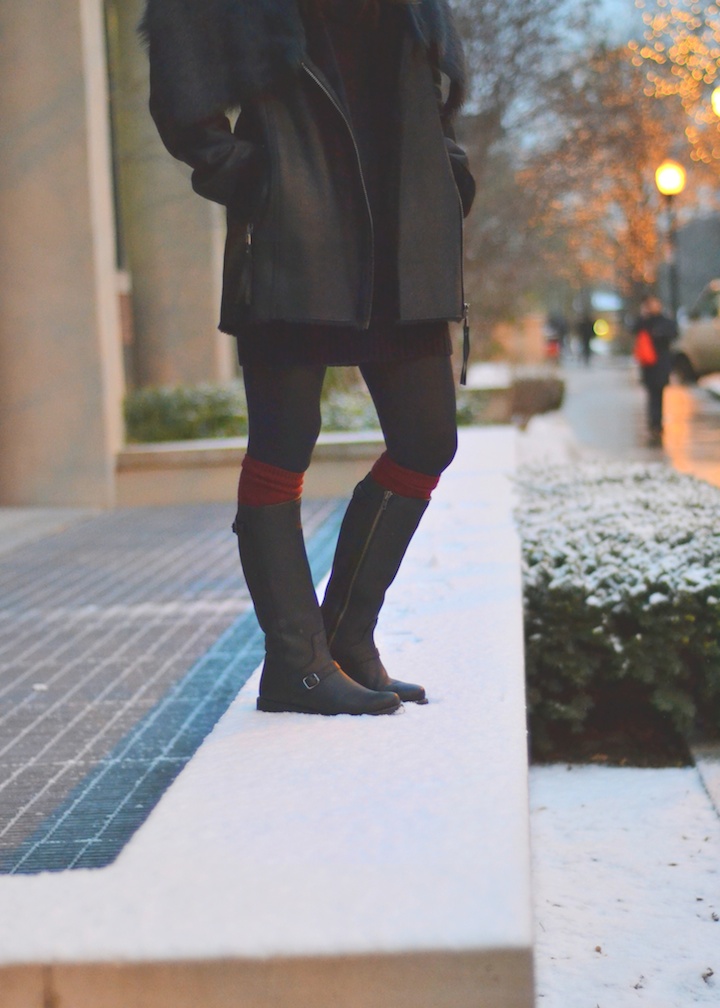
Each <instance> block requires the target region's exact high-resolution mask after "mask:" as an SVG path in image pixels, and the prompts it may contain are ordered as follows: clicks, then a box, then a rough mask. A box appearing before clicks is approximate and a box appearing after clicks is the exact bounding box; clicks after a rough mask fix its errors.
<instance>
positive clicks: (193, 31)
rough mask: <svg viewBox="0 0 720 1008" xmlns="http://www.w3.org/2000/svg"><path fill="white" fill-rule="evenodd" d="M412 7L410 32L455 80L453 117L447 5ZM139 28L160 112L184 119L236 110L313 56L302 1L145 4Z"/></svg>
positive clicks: (456, 72) (455, 44)
mask: <svg viewBox="0 0 720 1008" xmlns="http://www.w3.org/2000/svg"><path fill="white" fill-rule="evenodd" d="M406 10H407V18H408V24H409V30H411V31H412V32H413V33H414V34H415V35H416V37H417V38H418V40H419V41H420V43H421V44H422V45H424V46H425V47H426V48H428V49H429V50H431V51H432V52H433V53H434V55H435V58H436V59H437V61H438V65H439V67H440V69H441V70H442V71H443V73H445V74H446V75H447V76H448V77H449V79H450V84H451V90H450V98H449V107H448V108H447V109H446V111H447V112H449V113H452V112H454V111H456V110H457V108H458V107H459V105H460V104H461V102H462V97H463V94H464V83H465V68H464V61H463V53H462V45H461V43H460V39H459V37H458V34H457V31H456V29H455V25H454V22H453V18H452V14H451V11H450V7H449V5H448V0H417V2H415V3H409V4H407V5H406ZM139 30H140V34H141V35H142V37H143V38H144V39H145V41H146V42H147V44H148V47H149V51H150V75H151V91H152V96H153V103H154V105H155V108H156V109H157V110H158V111H159V112H160V114H162V115H164V116H168V117H171V118H173V119H175V120H176V121H178V122H193V121H197V120H199V119H204V118H208V117H210V116H212V115H214V114H216V113H217V112H219V111H224V110H227V109H230V108H237V107H239V106H241V105H242V104H243V103H244V102H246V101H248V100H249V99H252V98H255V97H257V96H258V95H259V94H261V93H263V92H264V91H268V90H270V89H272V88H274V87H277V86H278V84H280V83H282V81H283V80H284V79H286V78H288V77H289V76H292V75H293V74H295V73H297V72H298V70H299V68H300V66H301V64H302V63H303V62H304V61H305V59H306V58H307V53H306V36H305V26H304V24H303V20H302V17H301V15H300V11H299V9H298V4H297V0H147V5H146V9H145V14H144V17H143V19H142V21H141V23H140V28H139Z"/></svg>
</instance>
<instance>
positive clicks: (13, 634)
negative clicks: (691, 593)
mask: <svg viewBox="0 0 720 1008" xmlns="http://www.w3.org/2000/svg"><path fill="white" fill-rule="evenodd" d="M343 510H344V504H339V503H338V502H337V501H329V502H328V501H325V502H321V501H314V502H310V503H309V504H308V505H307V506H306V510H305V515H304V517H305V526H306V534H307V537H308V554H309V556H310V561H311V566H312V567H313V574H314V576H315V579H316V581H317V580H319V578H320V577H322V575H323V574H324V573H325V572H326V571H327V569H328V568H329V566H330V563H331V559H332V552H333V548H334V542H335V539H336V536H337V529H338V527H339V523H340V520H341V518H342V512H343ZM0 599H2V602H1V603H0V872H2V873H5V874H7V873H33V872H39V871H57V870H61V869H66V868H80V867H84V868H88V867H99V866H101V865H105V864H108V863H109V862H111V861H112V860H113V859H114V858H115V857H116V856H117V854H118V853H119V851H120V850H121V849H122V847H123V846H124V844H125V843H126V842H127V840H128V839H129V838H130V837H131V836H132V834H133V832H134V831H135V830H136V829H137V828H138V826H139V825H140V824H141V823H142V822H143V821H144V820H145V819H146V818H147V816H148V814H149V813H150V811H151V809H152V808H153V807H154V805H155V804H156V803H157V801H158V800H159V799H160V797H161V795H162V793H163V791H164V790H165V789H166V788H167V787H168V785H169V784H170V783H171V782H172V780H174V778H175V777H176V776H177V774H178V773H179V772H180V770H181V769H182V768H183V766H184V765H185V764H186V763H187V761H188V760H189V759H190V757H191V756H192V754H193V753H194V752H195V750H196V749H197V747H198V746H199V744H200V743H201V741H202V740H203V738H205V736H206V735H207V734H208V732H209V731H210V729H211V728H212V727H213V725H214V724H215V723H216V721H217V720H218V718H219V717H220V716H221V715H222V714H223V713H224V711H225V710H226V709H227V707H228V705H229V704H230V702H231V701H232V699H233V697H234V696H235V695H236V694H237V692H238V690H239V689H240V688H241V687H242V685H243V684H244V683H245V682H246V681H247V678H248V677H249V675H250V674H251V673H252V671H253V670H254V669H255V668H256V667H257V665H258V664H259V662H260V660H261V658H262V651H263V646H262V635H261V633H260V630H259V628H258V626H257V622H256V620H255V617H254V614H253V613H252V611H251V610H250V605H249V598H248V595H247V592H246V589H245V587H244V584H243V582H242V579H241V576H240V569H239V562H238V559H237V551H236V547H235V539H234V536H232V535H231V534H230V532H229V522H228V515H227V508H225V507H222V508H221V507H219V506H217V505H203V506H201V507H194V506H193V507H175V508H143V509H133V510H128V511H117V512H113V513H110V514H106V515H101V516H98V517H96V518H92V519H89V520H88V521H85V522H82V523H81V524H79V525H75V526H73V527H72V528H71V529H70V530H67V531H65V532H63V533H61V534H59V535H57V536H51V537H48V538H47V539H44V540H42V541H40V542H37V543H34V544H33V545H32V546H24V547H22V548H20V549H18V550H16V551H15V552H14V553H12V554H10V555H9V556H7V557H5V558H3V561H2V563H0Z"/></svg>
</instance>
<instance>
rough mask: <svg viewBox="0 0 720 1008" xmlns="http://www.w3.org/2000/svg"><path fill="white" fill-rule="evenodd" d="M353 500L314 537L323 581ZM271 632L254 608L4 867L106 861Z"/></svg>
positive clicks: (313, 561) (26, 870) (311, 549)
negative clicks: (264, 629)
mask: <svg viewBox="0 0 720 1008" xmlns="http://www.w3.org/2000/svg"><path fill="white" fill-rule="evenodd" d="M344 511H345V502H340V503H338V505H337V507H336V508H334V509H333V511H332V512H331V514H330V515H329V516H328V517H327V518H326V519H325V521H324V522H323V523H322V525H321V526H320V528H319V529H318V530H317V531H316V532H315V534H314V535H313V536H312V538H311V539H310V541H309V542H308V559H309V561H310V567H311V570H312V574H313V580H314V582H315V584H317V583H318V581H320V580H321V579H322V577H323V576H324V575H325V573H326V572H327V571H328V570H329V569H330V565H331V562H332V556H333V551H334V548H335V541H336V539H337V534H338V529H339V527H340V522H341V521H342V516H343V513H344ZM263 653H264V647H263V635H262V632H261V630H260V627H259V626H258V623H257V620H256V618H255V613H254V612H253V611H252V610H251V611H250V612H248V613H244V614H243V615H242V616H240V617H239V618H238V619H237V620H236V621H235V622H234V623H233V625H232V626H230V627H229V628H228V629H227V630H226V631H225V633H223V634H222V636H221V637H220V638H219V639H218V640H217V641H216V642H215V644H213V646H212V647H211V648H210V650H209V651H207V652H206V654H204V655H203V656H202V658H200V659H199V660H198V661H197V662H195V664H194V665H193V667H192V668H191V669H190V670H189V672H188V673H187V674H186V675H185V677H184V678H183V679H181V680H180V682H178V683H176V684H175V685H174V686H173V687H172V688H171V689H170V690H168V692H167V693H166V694H165V696H164V697H163V698H162V700H160V701H159V702H158V703H157V704H156V705H155V707H153V709H152V710H151V711H150V712H149V713H148V714H146V716H145V717H144V718H142V720H141V721H139V722H138V723H137V724H136V725H135V726H134V727H133V728H132V729H131V730H130V731H129V732H128V734H127V735H126V736H125V738H123V739H122V740H121V741H120V742H119V743H118V744H117V745H116V746H115V748H114V749H113V750H112V752H111V753H109V755H107V756H106V757H104V758H103V759H101V760H100V761H99V762H98V764H97V765H96V766H95V767H93V769H92V770H91V771H90V773H88V775H87V776H86V777H85V778H84V780H82V781H81V782H80V784H78V785H77V786H76V787H75V788H74V789H73V791H72V792H71V793H70V794H69V795H68V797H67V798H66V799H65V800H64V801H63V802H62V804H61V805H59V806H58V808H56V809H55V810H54V811H53V812H52V813H51V814H50V815H49V816H48V817H47V818H46V819H45V820H44V821H43V822H42V824H41V825H40V826H39V827H38V829H36V830H35V832H34V833H33V834H32V836H30V837H28V838H27V839H26V840H24V841H23V843H21V844H20V845H19V846H18V847H17V848H15V850H14V851H11V852H9V853H8V854H6V855H4V856H3V857H2V859H1V860H0V874H3V875H10V874H18V875H31V874H36V873H37V872H43V871H63V870H66V869H69V868H101V867H104V866H105V865H108V864H110V863H111V862H112V861H114V860H115V858H116V857H117V856H118V854H119V853H120V851H121V850H122V848H123V847H124V846H125V844H126V843H127V842H128V840H129V839H130V837H131V836H132V835H133V833H135V831H136V830H137V829H138V828H139V827H140V826H141V825H142V823H143V822H145V820H146V819H147V817H148V816H149V814H150V812H151V811H152V809H153V808H154V807H155V805H157V803H158V802H159V800H160V798H161V797H162V795H163V793H164V792H165V791H166V790H167V788H168V787H169V786H170V784H171V783H172V782H173V780H174V779H175V778H176V777H177V775H178V774H179V773H180V771H181V770H182V769H183V767H184V766H185V765H186V764H187V762H188V761H189V760H190V758H191V757H192V756H193V754H194V753H195V752H196V750H197V749H198V747H199V746H200V744H201V742H202V741H203V739H204V738H205V737H206V736H207V735H208V734H209V732H210V731H211V730H212V728H213V726H214V725H215V724H216V723H217V721H218V720H219V719H220V717H222V715H223V714H224V713H225V711H226V710H227V708H228V707H229V706H230V704H231V702H232V701H233V699H234V698H235V696H236V695H237V693H238V692H239V690H240V689H241V688H242V687H243V686H244V685H245V683H246V682H247V680H248V679H249V677H250V676H251V675H252V673H253V671H254V670H255V669H256V668H257V666H258V665H259V664H260V662H261V661H262V656H263Z"/></svg>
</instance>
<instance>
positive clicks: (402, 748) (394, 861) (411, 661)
mask: <svg viewBox="0 0 720 1008" xmlns="http://www.w3.org/2000/svg"><path fill="white" fill-rule="evenodd" d="M514 446H515V434H514V432H513V431H511V430H509V429H501V428H493V429H474V430H473V429H467V430H464V431H462V432H461V437H460V451H459V453H458V461H457V464H456V465H455V466H453V467H452V469H451V470H450V471H449V472H448V474H447V476H446V477H445V478H444V479H443V481H442V483H441V486H440V487H439V488H438V492H437V495H436V496H435V498H434V500H433V505H432V507H431V508H429V509H428V513H427V516H426V518H425V519H424V520H423V522H422V524H421V526H420V529H419V530H418V534H417V537H416V538H415V539H414V540H413V543H412V544H411V547H410V550H409V551H408V555H407V557H406V561H405V563H404V564H403V567H402V569H401V572H400V574H399V576H398V578H397V580H396V582H395V583H394V584H393V586H392V588H391V591H390V592H389V593H388V600H387V605H386V607H385V608H384V610H383V614H382V618H381V625H380V628H379V629H380V643H381V648H382V652H383V655H384V657H385V659H386V660H387V661H388V664H389V665H390V667H391V668H392V670H393V673H394V674H395V675H397V676H398V677H400V678H404V679H407V680H414V681H419V682H423V683H424V684H425V685H426V686H427V688H428V695H429V698H430V703H429V704H428V705H427V706H425V707H418V706H416V705H412V704H408V705H406V709H405V710H404V711H403V712H402V713H400V714H398V715H396V716H394V717H380V718H367V717H365V718H351V717H336V718H318V717H307V716H304V715H299V714H298V715H296V714H282V715H267V714H258V712H257V711H256V710H255V697H256V695H257V685H258V683H257V680H258V674H257V673H256V674H255V676H254V677H253V678H252V679H251V681H250V682H249V683H248V684H247V686H246V687H245V688H244V689H243V690H242V691H241V692H240V694H239V695H238V697H237V698H236V700H235V701H234V703H233V704H232V706H231V707H230V709H229V710H228V711H227V713H226V714H225V715H224V717H223V718H222V719H221V720H220V722H219V723H218V725H217V726H216V728H215V729H214V731H213V732H212V733H211V735H210V736H209V737H208V738H207V739H206V740H205V742H204V743H203V745H202V746H201V748H200V749H199V751H198V752H197V753H196V754H195V756H194V757H193V759H192V760H191V762H190V763H189V765H188V766H187V767H186V768H185V770H184V771H183V772H182V773H181V774H180V776H179V777H178V778H177V780H176V781H175V782H174V783H173V785H172V786H171V787H170V789H169V790H168V791H167V792H166V793H165V795H164V796H163V798H162V799H161V801H160V803H159V804H158V806H157V807H156V808H155V810H154V811H153V813H152V815H151V816H150V818H149V819H148V821H147V822H146V823H145V824H144V825H143V826H142V827H141V829H140V830H139V831H138V832H137V833H136V834H135V836H134V837H133V838H132V840H131V841H130V843H129V844H128V845H127V847H126V848H125V849H124V850H123V852H122V853H121V855H120V857H119V858H118V860H117V861H116V862H115V863H114V864H112V865H110V866H109V867H107V868H104V869H101V870H95V871H87V870H86V871H74V872H62V873H58V874H48V873H45V874H41V875H37V876H33V877H20V876H12V877H5V878H2V879H0V906H1V907H2V911H1V912H0V966H1V965H2V964H3V963H5V964H18V963H47V962H56V963H57V962H66V963H67V962H99V963H102V962H111V961H115V960H116V961H120V962H152V961H168V960H172V961H175V960H183V959H187V960H197V959H203V958H206V959H217V958H221V957H225V958H227V959H228V960H250V959H252V960H258V961H265V960H266V959H268V958H270V957H277V958H278V960H279V959H281V958H282V961H283V962H285V961H289V960H290V959H292V958H293V957H298V958H318V959H319V958H323V957H329V958H335V959H337V960H338V962H339V965H338V971H339V974H338V975H341V976H345V975H346V974H345V973H343V972H342V971H343V970H346V969H347V970H350V969H351V968H353V969H355V968H356V967H355V966H353V965H352V963H353V961H354V960H358V958H359V957H362V956H363V955H367V954H368V953H370V954H376V955H381V956H385V957H388V956H392V957H393V959H394V961H395V962H396V963H397V964H398V968H399V969H401V970H402V968H403V966H402V963H403V962H404V961H406V957H407V953H408V952H414V953H418V954H419V953H422V959H423V962H424V963H426V964H429V965H422V963H421V967H422V968H418V969H416V970H415V973H414V975H413V976H412V977H411V978H410V979H409V980H408V981H407V984H408V985H409V986H408V990H409V991H410V993H411V994H413V995H418V996H417V997H416V996H413V997H412V998H410V997H408V999H407V1000H405V999H398V1000H402V1003H403V1004H405V1003H407V1004H414V1005H417V1004H423V1005H426V1004H428V1003H429V1002H430V997H429V995H428V997H425V995H424V994H423V987H424V985H425V984H426V980H427V976H426V973H427V971H431V970H432V964H433V963H437V962H439V961H441V960H442V961H443V962H446V963H449V964H450V965H449V966H448V969H452V968H453V964H454V963H456V962H457V957H458V955H459V954H462V955H463V956H464V959H463V961H464V962H466V963H469V964H470V966H468V967H467V969H468V970H470V974H471V975H472V976H473V977H487V976H488V975H490V974H492V976H493V977H494V976H499V975H501V973H502V970H503V969H505V967H504V966H503V963H504V962H510V963H512V964H514V969H513V973H512V975H510V976H508V973H507V972H506V973H505V974H503V975H504V976H505V977H506V979H504V980H503V981H502V984H503V988H504V989H505V990H507V991H509V992H510V993H508V994H507V999H506V1000H504V1001H500V1000H499V998H497V999H496V1000H495V1001H492V1002H491V1000H490V996H489V995H488V1000H487V1001H486V1002H484V1003H487V1004H490V1003H493V1004H500V1003H502V1004H508V1005H509V1004H511V1003H512V1004H514V1005H518V1006H519V1005H523V1006H525V1005H527V1004H528V1003H529V998H530V995H529V993H528V987H529V984H528V976H529V968H530V965H531V938H532V927H531V908H530V879H529V873H530V867H529V862H530V853H529V826H528V798H527V761H526V738H525V720H524V705H523V700H524V688H523V675H522V671H523V666H522V614H521V585H520V558H519V544H518V540H517V533H516V530H515V528H514V526H513V523H512V520H511V505H512V492H511V486H510V481H509V478H508V476H509V472H510V471H511V470H512V467H513V465H514ZM343 957H347V958H343ZM363 962H365V963H366V965H365V966H362V968H363V969H367V970H369V971H370V970H372V969H373V968H374V967H373V965H372V962H373V960H371V959H370V958H366V959H364V960H363ZM470 967H472V968H470ZM279 968H280V967H278V969H279ZM282 968H283V969H284V968H285V967H282ZM290 968H291V967H290V966H288V967H287V969H288V970H289V969H290ZM357 969H360V966H357ZM423 970H425V971H426V972H423ZM498 971H500V972H498ZM283 975H286V974H283ZM288 975H289V974H288ZM337 982H339V981H337ZM478 982H479V981H478ZM487 982H488V983H490V982H491V981H487ZM495 982H496V981H495V980H492V983H495ZM497 984H498V987H499V986H500V981H497ZM420 994H423V996H422V997H419V995H420ZM511 995H512V998H511ZM0 1000H2V998H1V997H0ZM341 1000H342V998H341ZM336 1001H337V999H335V1002H336ZM335 1002H334V1001H333V998H332V997H331V998H330V999H329V1001H328V1002H327V1003H328V1004H330V1003H335ZM64 1003H65V1001H64V1000H63V1004H64ZM68 1003H70V1000H68ZM73 1003H75V1002H73ZM278 1003H283V1004H284V1003H288V1002H287V1001H282V1000H279V1002H278ZM347 1003H348V1004H349V1003H350V1002H349V1000H348V1002H347ZM352 1003H353V1004H356V1003H357V1004H365V1002H364V1001H357V1002H356V1001H353V1002H352ZM373 1003H375V1002H373ZM377 1003H380V1002H377ZM393 1003H394V1002H393V1001H392V998H391V1000H390V1002H389V1006H390V1008H392V1004H393ZM432 1003H433V1004H439V1003H440V1002H439V1001H433V1002H432ZM448 1003H456V1004H459V1003H462V1004H468V1005H469V1004H479V1000H478V999H476V998H474V999H473V1000H472V1001H470V1000H463V1001H462V1002H458V1001H456V1002H448Z"/></svg>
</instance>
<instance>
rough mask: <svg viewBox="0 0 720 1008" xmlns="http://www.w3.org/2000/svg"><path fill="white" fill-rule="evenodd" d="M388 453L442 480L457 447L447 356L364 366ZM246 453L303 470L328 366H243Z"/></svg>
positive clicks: (313, 438) (314, 436)
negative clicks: (245, 406)
mask: <svg viewBox="0 0 720 1008" xmlns="http://www.w3.org/2000/svg"><path fill="white" fill-rule="evenodd" d="M360 371H361V373H362V376H363V378H364V379H365V383H366V385H367V387H368V389H369V390H370V395H371V396H372V398H373V402H374V403H375V409H376V410H377V414H378V419H379V420H380V426H381V427H382V432H383V435H384V437H385V444H386V446H387V450H388V454H389V455H390V457H391V458H392V460H393V461H394V462H396V463H397V464H398V465H400V466H404V467H405V468H407V469H412V470H414V471H415V472H419V473H425V474H427V475H429V476H439V475H440V473H441V472H442V471H443V470H444V469H446V468H447V467H448V466H449V465H450V463H451V462H452V460H453V457H454V455H455V451H456V448H457V430H456V422H455V383H454V379H453V373H452V366H451V363H450V358H449V357H422V358H420V359H418V360H412V361H393V362H391V363H387V362H383V363H371V364H362V365H361V366H360ZM243 376H244V379H245V392H246V396H247V404H248V417H249V436H248V454H249V455H251V456H252V457H253V458H254V459H257V460H258V461H259V462H267V463H269V464H270V465H274V466H278V467H279V468H281V469H288V470H290V471H291V472H304V471H305V470H306V469H307V467H308V466H309V464H310V457H311V455H312V452H313V448H314V447H315V442H316V441H317V438H318V434H319V433H320V392H321V390H322V385H323V380H324V378H325V367H324V366H322V365H315V364H303V365H290V366H288V367H279V366H278V365H277V364H268V365H265V364H256V363H250V364H246V365H245V367H244V368H243Z"/></svg>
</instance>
